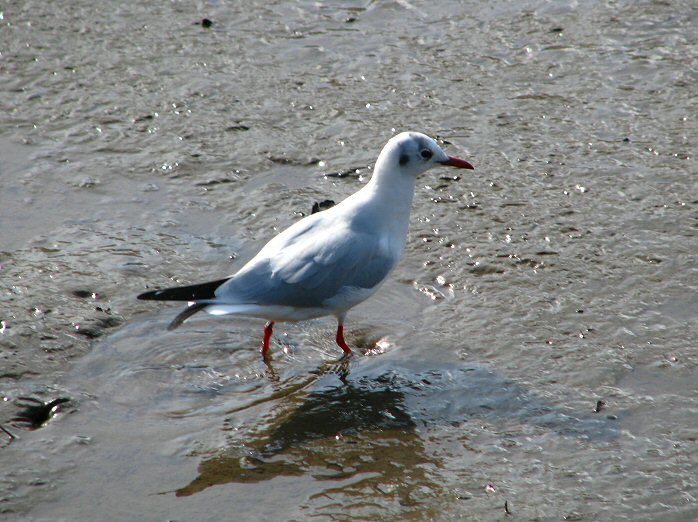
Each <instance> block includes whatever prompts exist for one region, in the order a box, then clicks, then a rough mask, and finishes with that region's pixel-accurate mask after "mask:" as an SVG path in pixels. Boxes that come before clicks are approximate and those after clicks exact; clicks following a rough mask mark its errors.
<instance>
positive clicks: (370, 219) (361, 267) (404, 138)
mask: <svg viewBox="0 0 698 522" xmlns="http://www.w3.org/2000/svg"><path fill="white" fill-rule="evenodd" d="M438 165H448V166H451V167H459V168H464V169H472V168H473V166H472V165H471V164H470V163H468V162H467V161H464V160H461V159H458V158H454V157H451V156H448V155H447V154H446V153H445V152H444V151H443V150H441V147H439V145H438V144H437V143H436V142H435V141H434V140H433V139H431V138H430V137H429V136H426V135H424V134H420V133H418V132H403V133H401V134H398V135H397V136H394V137H393V138H392V139H391V140H390V141H388V143H387V144H386V145H385V147H383V150H382V151H381V153H380V155H379V156H378V159H377V160H376V165H375V168H374V169H373V176H372V177H371V180H370V181H369V182H368V183H367V184H366V185H365V186H364V187H363V188H362V189H361V190H359V191H358V192H356V193H355V194H352V195H351V196H349V197H348V198H347V199H345V200H344V201H342V202H341V203H339V204H338V205H335V206H334V207H332V208H330V209H328V210H325V211H323V212H318V213H315V214H312V215H309V216H307V217H305V218H303V219H301V220H300V221H298V222H297V223H294V224H293V225H291V226H290V227H289V228H287V229H286V230H284V231H283V232H281V233H280V234H279V235H278V236H276V237H275V238H273V239H272V240H271V241H269V242H268V243H267V244H266V245H265V246H264V248H262V249H261V250H260V251H259V253H258V254H257V255H256V256H255V257H254V258H252V260H250V261H249V262H248V263H247V264H246V265H245V266H243V267H242V268H241V269H240V270H238V271H237V272H236V273H235V274H233V275H232V276H230V277H227V278H225V279H219V280H217V281H211V282H208V283H203V284H198V285H191V286H182V287H176V288H167V289H164V290H155V291H151V292H146V293H144V294H141V295H139V296H138V299H152V300H158V301H188V302H189V306H188V308H186V309H185V310H184V311H182V312H181V313H180V314H179V315H178V316H177V317H175V318H174V320H173V321H172V323H170V326H169V328H168V329H170V330H171V329H174V328H176V327H177V326H179V325H180V324H182V323H183V322H184V321H185V320H186V319H188V318H189V317H191V316H192V315H193V314H195V313H196V312H199V311H201V310H205V311H206V312H208V313H209V314H213V315H226V314H238V315H244V316H249V317H259V318H261V319H266V320H267V321H268V322H267V324H266V326H265V327H264V342H263V344H262V355H263V356H264V357H265V359H266V358H267V356H268V351H269V340H270V338H271V334H272V328H273V326H274V323H275V322H276V321H303V320H306V319H313V318H317V317H322V316H325V315H334V316H335V317H336V318H337V337H336V341H337V344H338V345H339V346H340V348H342V350H343V351H344V353H345V354H346V355H348V354H350V353H351V349H350V348H349V346H348V345H347V343H346V342H345V341H344V318H345V317H346V314H347V311H348V310H349V309H350V308H352V307H354V306H356V305H357V304H359V303H360V302H362V301H364V300H365V299H367V298H368V297H370V296H371V295H373V294H374V293H375V292H376V290H378V288H380V286H381V284H382V283H383V282H384V281H385V279H386V277H387V276H388V274H390V272H391V271H392V270H393V268H395V266H396V265H397V263H398V261H399V260H400V257H401V256H402V252H403V250H404V249H405V241H406V238H407V228H408V225H409V218H410V209H411V207H412V197H413V196H414V187H415V182H416V180H417V176H418V175H419V174H421V173H422V172H425V171H426V170H428V169H430V168H432V167H435V166H438Z"/></svg>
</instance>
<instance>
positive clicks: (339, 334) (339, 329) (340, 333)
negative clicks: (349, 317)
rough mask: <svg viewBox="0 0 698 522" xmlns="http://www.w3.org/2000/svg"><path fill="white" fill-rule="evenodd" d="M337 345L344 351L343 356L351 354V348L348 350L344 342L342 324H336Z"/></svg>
mask: <svg viewBox="0 0 698 522" xmlns="http://www.w3.org/2000/svg"><path fill="white" fill-rule="evenodd" d="M337 344H338V345H339V347H340V348H341V349H342V350H344V355H349V354H350V353H352V351H351V348H349V346H348V345H347V343H346V341H345V340H344V325H343V324H342V323H337Z"/></svg>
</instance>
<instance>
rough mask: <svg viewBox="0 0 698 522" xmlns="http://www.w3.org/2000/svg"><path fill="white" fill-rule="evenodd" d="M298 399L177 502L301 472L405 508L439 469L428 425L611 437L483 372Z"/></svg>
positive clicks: (601, 423)
mask: <svg viewBox="0 0 698 522" xmlns="http://www.w3.org/2000/svg"><path fill="white" fill-rule="evenodd" d="M383 371H384V370H383ZM369 373H370V370H369ZM301 395H302V394H300V393H298V394H296V395H295V396H293V397H291V396H290V395H287V396H286V397H284V398H285V399H290V400H286V401H285V402H284V408H283V409H282V410H281V411H277V414H276V416H275V418H274V420H273V421H272V422H271V425H269V426H268V427H266V428H264V429H262V430H261V431H260V432H259V436H258V437H257V440H256V441H255V442H252V443H251V444H247V443H240V441H239V440H235V441H234V442H233V443H232V444H231V447H230V448H229V449H228V450H227V452H226V453H225V454H223V455H217V456H215V457H214V458H211V459H209V460H205V461H203V462H202V463H201V464H200V466H199V476H198V477H197V478H196V479H194V480H193V481H192V482H191V483H190V484H188V485H187V486H185V487H183V488H180V489H179V490H177V492H176V494H177V496H188V495H192V494H194V493H197V492H200V491H202V490H204V489H206V488H208V487H210V486H214V485H221V484H226V483H256V482H262V481H266V480H271V479H273V478H276V477H280V476H304V475H309V476H312V477H313V478H315V479H316V480H330V479H331V480H334V481H339V482H340V483H341V484H342V486H341V487H339V488H337V487H335V489H334V490H337V491H339V490H341V492H342V494H344V495H351V494H352V492H354V491H355V492H357V494H358V492H360V491H363V494H365V491H364V489H365V488H370V489H371V490H372V491H379V492H380V493H382V494H383V495H385V494H386V493H387V494H389V495H392V496H394V497H395V500H396V501H398V502H399V503H400V505H401V506H405V505H410V503H412V502H416V500H415V495H417V496H419V495H420V494H424V492H425V491H433V490H435V489H437V488H438V485H437V484H435V483H432V482H431V481H430V480H429V478H428V475H427V473H426V471H425V469H427V468H428V467H430V466H432V467H433V466H437V467H438V466H439V465H440V463H439V462H438V459H435V457H434V455H427V452H425V449H424V436H423V434H422V432H424V431H426V430H429V429H430V428H431V427H434V426H456V427H457V426H460V425H461V424H462V423H465V422H467V421H468V420H471V419H476V418H478V419H480V418H483V417H485V418H488V417H489V418H502V419H506V420H515V421H519V422H523V423H527V424H534V425H537V426H540V427H543V428H545V429H549V430H551V431H554V432H557V433H559V434H561V435H568V436H574V437H580V438H592V439H596V440H610V439H612V438H614V437H615V436H616V435H617V431H616V429H615V427H614V426H613V421H612V420H610V419H606V418H600V417H598V416H597V417H591V416H590V417H587V418H575V417H571V416H568V415H565V414H564V413H562V412H560V411H557V410H556V409H555V408H552V407H550V406H547V405H545V403H543V401H541V400H540V399H538V398H536V397H533V396H531V395H530V394H528V393H526V392H525V391H524V390H522V389H521V388H520V387H519V386H517V385H516V384H514V383H511V382H508V381H505V380H503V379H502V378H500V377H498V376H497V375H496V374H495V373H493V372H491V371H489V370H486V369H483V368H464V369H458V370H443V369H442V370H431V371H428V372H422V373H421V374H415V373H414V371H413V370H412V369H407V368H405V369H400V368H397V369H393V370H391V371H390V372H388V373H383V374H381V375H377V376H372V375H363V376H361V377H360V378H355V379H354V380H349V381H348V382H347V384H345V385H341V384H337V385H333V386H332V387H329V388H325V389H322V390H319V391H314V392H311V393H308V394H307V395H305V396H304V397H302V396H301ZM299 402H300V405H298V403H299ZM464 438H465V437H464ZM461 443H462V444H467V441H464V440H463V439H461ZM429 463H431V464H429ZM325 494H328V495H329V494H331V493H330V491H325Z"/></svg>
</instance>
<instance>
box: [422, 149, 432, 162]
mask: <svg viewBox="0 0 698 522" xmlns="http://www.w3.org/2000/svg"><path fill="white" fill-rule="evenodd" d="M433 154H434V153H433V152H432V151H430V150H429V149H422V150H421V152H420V153H419V155H420V156H421V157H422V159H425V160H428V159H429V158H431V157H432V155H433Z"/></svg>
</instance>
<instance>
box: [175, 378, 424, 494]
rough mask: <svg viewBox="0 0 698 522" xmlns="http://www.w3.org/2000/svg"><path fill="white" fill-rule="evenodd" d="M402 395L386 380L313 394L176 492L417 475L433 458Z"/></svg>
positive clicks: (210, 462)
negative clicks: (292, 479) (306, 478)
mask: <svg viewBox="0 0 698 522" xmlns="http://www.w3.org/2000/svg"><path fill="white" fill-rule="evenodd" d="M403 399H404V395H403V393H402V392H401V391H399V390H398V389H392V388H391V387H390V386H389V385H388V386H386V383H384V382H374V383H369V382H367V381H361V382H359V383H349V384H347V385H338V386H336V387H333V388H330V389H327V390H324V391H321V392H316V393H311V394H310V395H308V397H307V398H306V399H305V401H303V403H302V404H301V405H300V406H299V407H298V408H296V409H295V410H293V411H291V412H288V413H287V414H285V415H284V414H282V415H281V416H280V417H278V418H277V420H276V421H275V422H274V423H273V424H272V425H271V426H270V427H269V428H267V429H266V430H264V432H263V433H262V436H261V437H260V439H259V441H258V442H257V443H255V444H254V447H253V448H252V449H249V448H246V449H244V450H237V451H232V454H228V455H225V456H218V457H216V458H213V459H211V460H208V461H204V462H203V463H202V464H201V466H200V467H199V473H200V475H199V477H197V478H196V479H195V480H194V481H193V482H192V483H191V484H189V485H188V486H186V487H184V488H182V489H180V490H178V491H177V495H178V496H185V495H191V494H193V493H196V492H198V491H201V490H203V489H205V488H207V487H209V486H212V485H217V484H224V483H229V482H260V481H264V480H269V479H272V478H274V477H277V476H281V475H287V476H288V475H291V476H293V475H304V474H310V475H312V476H313V477H315V478H316V479H318V480H322V479H334V480H338V479H344V478H346V479H349V478H351V477H354V476H356V475H360V476H361V477H366V476H367V474H368V476H369V477H374V476H378V475H380V476H382V480H383V481H385V479H386V478H389V477H391V476H394V477H396V480H397V482H398V483H400V482H402V478H401V477H402V475H403V474H404V470H412V471H411V472H410V473H415V472H416V469H415V465H416V464H418V463H419V462H425V461H426V460H427V459H426V457H425V456H424V451H423V448H422V446H421V443H420V441H419V437H418V436H417V435H416V434H415V433H414V428H415V423H414V421H413V420H412V418H411V417H410V415H409V414H408V413H407V412H406V409H405V406H404V404H403ZM359 482H360V480H359ZM355 487H356V484H355Z"/></svg>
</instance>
